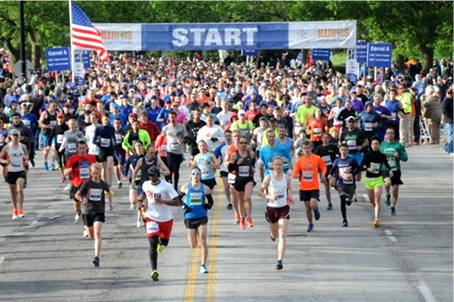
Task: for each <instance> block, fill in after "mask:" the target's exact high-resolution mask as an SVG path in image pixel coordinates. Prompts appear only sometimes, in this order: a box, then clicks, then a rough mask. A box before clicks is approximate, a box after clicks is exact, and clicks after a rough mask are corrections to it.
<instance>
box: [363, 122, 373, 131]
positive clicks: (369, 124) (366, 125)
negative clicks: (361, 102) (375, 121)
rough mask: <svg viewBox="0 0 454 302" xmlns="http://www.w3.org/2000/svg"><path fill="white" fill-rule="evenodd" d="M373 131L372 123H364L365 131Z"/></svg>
mask: <svg viewBox="0 0 454 302" xmlns="http://www.w3.org/2000/svg"><path fill="white" fill-rule="evenodd" d="M373 129H374V128H373V127H372V123H364V131H372V130H373Z"/></svg>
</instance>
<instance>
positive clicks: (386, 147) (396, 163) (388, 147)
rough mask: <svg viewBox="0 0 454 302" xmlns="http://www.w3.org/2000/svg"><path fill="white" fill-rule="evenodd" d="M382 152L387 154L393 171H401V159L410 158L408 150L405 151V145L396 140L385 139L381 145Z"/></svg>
mask: <svg viewBox="0 0 454 302" xmlns="http://www.w3.org/2000/svg"><path fill="white" fill-rule="evenodd" d="M394 151H397V153H399V157H395V156H394ZM380 152H381V153H383V154H384V155H385V156H386V159H387V160H388V164H389V165H390V166H391V170H393V171H400V161H407V160H408V155H407V151H405V148H404V146H402V145H401V144H400V143H399V142H396V141H394V142H392V143H388V142H387V141H383V142H382V143H381V146H380Z"/></svg>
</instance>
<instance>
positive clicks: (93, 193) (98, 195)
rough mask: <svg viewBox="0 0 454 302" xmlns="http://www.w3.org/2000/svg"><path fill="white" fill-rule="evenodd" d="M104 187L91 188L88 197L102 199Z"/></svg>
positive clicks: (95, 199)
mask: <svg viewBox="0 0 454 302" xmlns="http://www.w3.org/2000/svg"><path fill="white" fill-rule="evenodd" d="M101 194H102V189H90V190H89V191H88V199H90V200H93V201H100V200H101Z"/></svg>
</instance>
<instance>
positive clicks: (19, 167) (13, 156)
mask: <svg viewBox="0 0 454 302" xmlns="http://www.w3.org/2000/svg"><path fill="white" fill-rule="evenodd" d="M8 145H9V154H8V155H9V158H10V160H11V163H10V165H9V168H8V171H9V172H22V171H24V163H23V162H22V159H23V158H24V155H25V153H24V150H23V149H22V144H21V143H19V147H18V148H17V149H15V148H14V147H13V143H9V144H8Z"/></svg>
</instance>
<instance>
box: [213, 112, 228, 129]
mask: <svg viewBox="0 0 454 302" xmlns="http://www.w3.org/2000/svg"><path fill="white" fill-rule="evenodd" d="M216 116H217V118H218V121H219V125H220V126H221V127H222V129H225V127H227V126H228V124H229V123H230V116H232V112H230V111H227V113H224V112H223V111H221V112H219V113H218V114H217V115H216Z"/></svg>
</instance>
